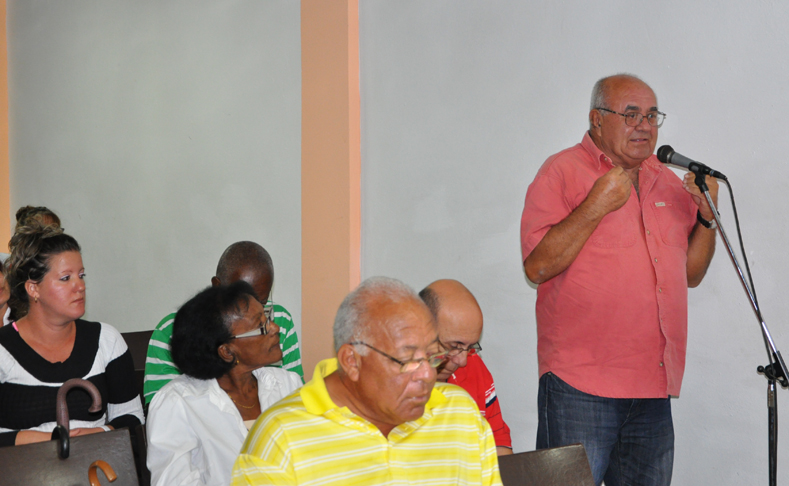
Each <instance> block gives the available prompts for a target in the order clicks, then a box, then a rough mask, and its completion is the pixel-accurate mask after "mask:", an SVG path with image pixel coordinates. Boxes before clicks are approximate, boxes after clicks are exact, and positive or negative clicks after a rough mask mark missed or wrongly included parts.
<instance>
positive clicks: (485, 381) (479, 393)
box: [419, 279, 512, 456]
mask: <svg viewBox="0 0 789 486" xmlns="http://www.w3.org/2000/svg"><path fill="white" fill-rule="evenodd" d="M419 296H420V297H421V298H422V300H424V301H425V304H427V307H428V308H430V311H431V312H432V313H433V317H435V318H436V323H437V324H438V339H439V341H440V342H441V345H442V347H443V348H444V350H445V351H446V356H447V359H446V361H445V362H444V363H443V364H441V365H440V366H439V367H438V370H437V371H438V377H437V380H438V381H444V382H447V383H451V384H453V385H458V386H459V387H461V388H463V389H464V390H466V391H467V392H468V393H469V395H471V398H473V399H474V401H475V402H477V407H479V410H480V412H481V413H482V416H483V417H485V419H486V420H487V421H488V423H489V424H490V427H491V429H492V430H493V439H494V440H495V441H496V453H497V454H498V455H500V456H501V455H507V454H512V438H511V437H510V428H509V427H508V426H507V424H506V423H505V422H504V417H503V416H502V414H501V406H500V405H499V400H498V396H497V395H496V386H495V385H494V383H493V376H492V375H491V374H490V371H488V367H487V366H485V363H484V362H483V361H482V358H481V357H480V356H479V354H477V353H478V352H479V351H481V350H482V346H480V344H479V338H480V337H481V336H482V321H483V319H482V309H480V307H479V304H478V303H477V299H475V298H474V295H473V294H472V293H471V292H470V291H469V290H468V289H467V288H466V286H465V285H463V284H462V283H460V282H458V281H457V280H448V279H444V280H437V281H435V282H433V283H431V284H430V285H428V286H427V287H425V288H424V289H422V291H421V292H419Z"/></svg>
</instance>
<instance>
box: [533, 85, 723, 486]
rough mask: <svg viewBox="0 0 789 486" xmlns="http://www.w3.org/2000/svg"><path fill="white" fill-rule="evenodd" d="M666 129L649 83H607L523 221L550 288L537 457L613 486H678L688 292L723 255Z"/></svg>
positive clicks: (544, 302)
mask: <svg viewBox="0 0 789 486" xmlns="http://www.w3.org/2000/svg"><path fill="white" fill-rule="evenodd" d="M664 117H665V115H664V114H663V113H661V112H660V111H658V106H657V98H656V96H655V93H654V92H653V91H652V89H651V88H650V87H649V86H648V85H647V84H646V83H644V82H643V81H641V80H640V79H638V78H636V77H634V76H630V75H616V76H610V77H607V78H603V79H601V80H600V81H598V82H597V84H595V87H594V89H593V91H592V104H591V107H590V112H589V131H588V132H587V133H586V134H585V136H584V138H583V141H582V142H581V143H580V144H578V145H576V146H574V147H572V148H569V149H567V150H564V151H562V152H560V153H558V154H556V155H553V156H551V157H549V158H548V160H546V161H545V163H544V164H543V166H542V167H541V168H540V170H539V172H538V173H537V176H536V177H535V179H534V182H533V183H532V184H531V185H530V186H529V190H528V192H527V194H526V202H525V205H524V209H523V216H522V218H521V248H522V253H523V259H524V262H523V266H524V270H525V272H526V275H527V277H528V278H529V279H530V280H531V281H532V282H534V283H537V284H538V285H539V286H538V288H537V304H536V314H537V338H538V344H537V354H538V359H539V370H540V389H539V394H538V407H539V424H538V430H537V447H538V448H546V447H556V446H561V445H567V444H572V443H576V442H581V443H583V444H584V446H585V448H586V451H587V454H588V456H589V462H590V465H591V467H592V472H593V473H594V476H595V481H596V482H597V484H600V483H601V482H602V481H603V479H605V482H606V484H607V485H608V486H616V485H619V484H638V485H667V484H669V483H670V481H671V471H672V467H673V457H674V430H673V423H672V420H671V404H670V401H669V397H670V396H679V391H680V386H681V383H682V375H683V373H684V369H685V347H686V341H687V289H688V287H695V286H697V285H699V283H701V280H702V278H703V277H704V274H705V273H706V271H707V267H708V266H709V263H710V261H711V259H712V255H713V253H714V251H715V231H714V226H713V225H712V224H711V222H710V221H711V220H713V215H712V209H711V208H710V207H709V205H708V204H707V202H706V200H705V198H703V197H702V195H701V193H700V191H699V189H698V188H697V187H696V185H695V184H694V183H693V179H694V174H692V173H688V174H686V176H685V179H684V181H682V180H680V179H679V178H678V177H677V176H676V175H675V174H674V173H673V172H672V171H671V170H669V169H668V168H667V167H665V166H664V165H662V164H660V163H659V162H658V161H657V158H656V157H655V156H654V155H653V152H654V150H655V145H656V144H657V135H658V128H659V127H660V126H661V124H662V123H663V120H664ZM707 185H708V186H709V189H710V195H711V196H712V198H713V200H715V199H716V198H717V191H718V185H717V182H715V180H714V179H712V178H710V177H707Z"/></svg>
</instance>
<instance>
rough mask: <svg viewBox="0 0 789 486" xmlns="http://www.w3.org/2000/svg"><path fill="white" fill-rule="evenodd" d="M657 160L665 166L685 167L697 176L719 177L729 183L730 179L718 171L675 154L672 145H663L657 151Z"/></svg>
mask: <svg viewBox="0 0 789 486" xmlns="http://www.w3.org/2000/svg"><path fill="white" fill-rule="evenodd" d="M657 158H658V160H659V161H661V162H663V163H664V164H674V165H678V166H680V167H684V168H686V169H688V170H689V171H691V172H695V173H696V174H706V175H710V176H712V177H717V178H718V179H722V180H724V181H728V180H729V179H728V178H726V176H725V175H723V174H721V173H720V172H718V171H717V170H714V169H710V168H709V167H707V166H706V165H704V164H702V163H701V162H696V161H695V160H693V159H689V158H687V157H685V156H684V155H680V154H678V153H676V152H674V149H673V148H671V145H663V146H662V147H660V148H659V149H658V150H657Z"/></svg>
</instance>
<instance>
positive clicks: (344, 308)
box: [334, 277, 421, 355]
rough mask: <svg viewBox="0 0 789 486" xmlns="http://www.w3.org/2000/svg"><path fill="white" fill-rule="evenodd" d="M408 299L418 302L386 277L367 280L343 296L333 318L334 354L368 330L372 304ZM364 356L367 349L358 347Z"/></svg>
mask: <svg viewBox="0 0 789 486" xmlns="http://www.w3.org/2000/svg"><path fill="white" fill-rule="evenodd" d="M409 299H413V300H416V301H417V302H421V300H420V299H419V295H417V293H416V292H415V291H414V289H412V288H411V287H409V286H408V285H406V284H405V283H403V282H401V281H400V280H397V279H394V278H389V277H370V278H368V279H367V280H365V281H364V282H362V283H361V284H360V285H359V286H358V287H356V289H355V290H354V291H353V292H351V293H350V294H348V295H347V296H346V297H345V300H343V301H342V304H340V308H339V309H338V310H337V316H336V317H335V318H334V351H335V352H337V351H339V349H340V347H341V346H342V345H343V344H348V343H350V342H353V341H359V340H362V339H363V338H364V337H365V336H366V335H367V332H368V331H369V328H368V320H367V314H368V313H369V311H370V307H371V306H372V304H373V303H375V302H380V301H381V300H385V301H389V302H394V303H397V302H403V301H407V300H409ZM358 350H359V353H360V354H362V355H365V354H367V352H368V349H367V347H359V348H358Z"/></svg>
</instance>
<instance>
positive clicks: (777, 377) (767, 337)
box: [693, 170, 789, 486]
mask: <svg viewBox="0 0 789 486" xmlns="http://www.w3.org/2000/svg"><path fill="white" fill-rule="evenodd" d="M693 172H694V173H695V174H696V181H695V182H696V185H697V186H698V187H699V189H700V190H701V192H702V193H704V196H705V197H706V199H707V203H708V204H709V205H710V208H712V214H713V216H714V217H715V222H716V223H717V224H718V231H719V232H720V235H721V238H722V239H723V242H724V243H725V244H726V251H727V252H728V254H729V257H730V258H731V261H732V263H733V264H734V267H735V268H736V270H737V274H738V275H739V277H740V282H741V283H742V286H743V288H744V289H745V293H747V294H748V299H749V301H750V303H751V308H753V312H754V314H755V315H756V319H757V320H758V321H759V325H760V326H761V330H762V337H763V338H764V345H765V348H766V350H767V359H768V361H769V364H768V365H767V366H759V367H758V368H756V371H757V372H758V373H760V374H763V375H764V377H765V378H767V421H768V423H767V428H768V449H769V476H770V486H776V484H777V483H776V481H777V472H778V395H777V394H776V387H775V383H776V382H779V383H780V384H781V386H782V387H784V388H787V387H789V381H787V377H789V371H787V369H786V364H785V363H784V360H783V358H782V357H781V352H780V351H778V349H777V348H776V347H775V343H774V342H773V337H772V335H771V334H770V330H769V329H768V328H767V324H766V323H765V322H764V319H763V318H762V312H761V310H760V308H759V304H758V302H757V300H756V295H755V294H754V292H753V289H752V288H751V287H749V286H748V282H747V281H746V279H745V276H744V275H743V273H742V268H741V267H740V264H739V262H738V261H737V257H736V256H735V254H734V250H733V249H732V247H731V244H730V243H729V238H728V236H726V232H725V231H724V230H723V224H722V223H721V219H720V215H719V214H718V208H716V207H715V204H714V203H713V202H712V198H711V197H710V192H709V188H708V187H707V183H706V181H705V178H704V174H702V173H701V170H698V171H696V170H694V171H693Z"/></svg>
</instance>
